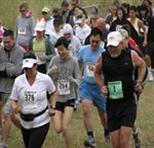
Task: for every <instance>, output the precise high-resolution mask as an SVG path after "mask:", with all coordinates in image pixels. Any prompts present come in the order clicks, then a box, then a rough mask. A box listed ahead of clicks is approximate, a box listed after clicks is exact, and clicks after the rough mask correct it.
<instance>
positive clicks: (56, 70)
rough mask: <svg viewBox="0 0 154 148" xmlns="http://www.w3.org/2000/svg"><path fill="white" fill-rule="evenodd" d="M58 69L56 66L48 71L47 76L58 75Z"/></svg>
mask: <svg viewBox="0 0 154 148" xmlns="http://www.w3.org/2000/svg"><path fill="white" fill-rule="evenodd" d="M57 73H58V67H57V66H56V65H54V66H52V67H51V69H49V70H48V72H47V74H57Z"/></svg>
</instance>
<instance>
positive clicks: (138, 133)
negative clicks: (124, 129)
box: [133, 128, 141, 148]
mask: <svg viewBox="0 0 154 148" xmlns="http://www.w3.org/2000/svg"><path fill="white" fill-rule="evenodd" d="M133 138H134V143H135V148H141V130H140V128H136V129H135V130H134V132H133Z"/></svg>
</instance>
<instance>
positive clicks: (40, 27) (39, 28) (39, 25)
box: [35, 22, 45, 31]
mask: <svg viewBox="0 0 154 148" xmlns="http://www.w3.org/2000/svg"><path fill="white" fill-rule="evenodd" d="M44 30H45V23H44V22H38V23H37V24H36V26H35V31H44Z"/></svg>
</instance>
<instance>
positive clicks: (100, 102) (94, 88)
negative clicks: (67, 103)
mask: <svg viewBox="0 0 154 148" xmlns="http://www.w3.org/2000/svg"><path fill="white" fill-rule="evenodd" d="M80 98H81V101H82V100H85V99H88V100H92V101H93V103H94V105H95V106H96V107H97V108H98V109H99V110H100V111H102V112H104V111H106V101H105V98H104V96H103V94H102V92H101V90H100V88H99V86H98V85H96V84H90V83H87V82H86V81H84V80H83V81H82V83H81V85H80Z"/></svg>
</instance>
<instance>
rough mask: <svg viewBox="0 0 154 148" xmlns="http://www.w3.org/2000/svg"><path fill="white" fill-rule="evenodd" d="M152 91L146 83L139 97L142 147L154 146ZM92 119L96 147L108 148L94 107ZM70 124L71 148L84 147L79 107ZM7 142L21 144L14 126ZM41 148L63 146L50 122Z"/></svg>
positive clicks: (12, 146)
mask: <svg viewBox="0 0 154 148" xmlns="http://www.w3.org/2000/svg"><path fill="white" fill-rule="evenodd" d="M153 92H154V83H153V84H152V83H147V84H146V86H145V89H144V92H143V94H142V96H141V98H140V104H139V110H138V120H137V124H138V125H139V126H140V128H141V131H142V148H154V107H153V105H154V95H153ZM93 119H94V120H93V121H94V127H95V128H94V130H95V136H96V142H97V148H110V146H108V145H106V144H105V143H104V139H103V130H102V127H101V124H100V121H99V117H98V114H97V112H96V109H94V111H93ZM71 126H72V127H71V129H72V139H73V145H72V148H84V146H83V142H84V140H85V136H86V132H85V129H84V126H83V115H82V110H81V108H79V109H78V110H77V111H76V112H75V113H74V115H73V120H72V123H71ZM8 144H9V148H21V146H22V137H21V135H20V131H19V130H18V129H17V128H15V127H13V128H12V130H11V134H10V137H9V142H8ZM132 145H133V142H132ZM34 148H35V147H34ZM43 148H64V142H63V140H62V139H61V138H60V137H59V135H57V134H56V133H55V131H54V129H53V127H52V122H51V127H50V130H49V132H48V135H47V137H46V140H45V143H44V146H43Z"/></svg>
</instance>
